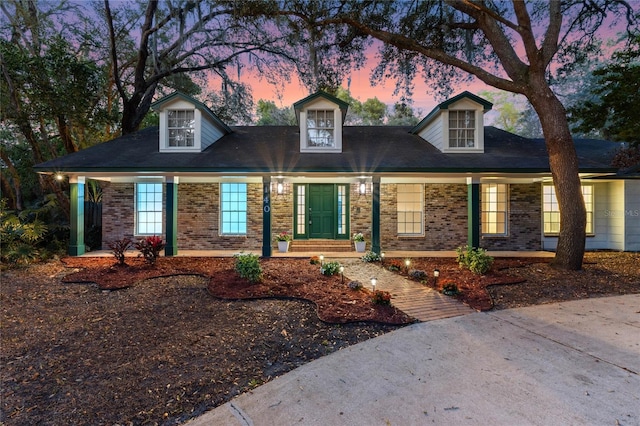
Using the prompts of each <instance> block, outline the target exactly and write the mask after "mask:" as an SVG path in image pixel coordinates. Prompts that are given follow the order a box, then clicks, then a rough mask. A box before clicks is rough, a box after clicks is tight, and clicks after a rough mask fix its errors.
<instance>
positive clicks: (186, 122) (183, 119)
mask: <svg viewBox="0 0 640 426" xmlns="http://www.w3.org/2000/svg"><path fill="white" fill-rule="evenodd" d="M195 123H196V120H195V111H194V110H184V109H174V110H169V111H167V125H168V136H169V141H168V142H169V144H168V145H169V146H170V147H189V148H191V147H193V146H194V143H195V140H194V137H195Z"/></svg>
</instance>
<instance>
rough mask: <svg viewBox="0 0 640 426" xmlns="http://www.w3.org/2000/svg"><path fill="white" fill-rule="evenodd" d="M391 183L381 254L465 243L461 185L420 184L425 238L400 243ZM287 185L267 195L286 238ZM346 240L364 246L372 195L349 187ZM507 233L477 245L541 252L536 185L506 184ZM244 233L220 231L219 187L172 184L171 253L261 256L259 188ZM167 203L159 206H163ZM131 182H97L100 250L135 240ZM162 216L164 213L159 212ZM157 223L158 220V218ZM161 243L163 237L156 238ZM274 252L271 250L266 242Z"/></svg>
mask: <svg viewBox="0 0 640 426" xmlns="http://www.w3.org/2000/svg"><path fill="white" fill-rule="evenodd" d="M396 194H397V185H396V184H382V185H381V190H380V235H381V245H382V249H383V250H387V251H388V250H407V251H411V250H454V249H455V248H456V247H459V246H464V245H465V244H466V243H467V185H465V184H426V185H424V213H423V214H424V227H425V233H424V236H417V237H403V236H398V233H397V209H396V208H397V207H396V204H397V196H396ZM293 196H294V193H293V185H291V184H289V185H288V186H287V188H286V191H285V194H282V195H276V194H272V197H271V225H272V233H273V234H277V233H280V232H288V233H291V234H292V233H293V231H294V229H293V225H294V223H293V212H294V209H293V203H294V200H293ZM349 196H350V234H353V233H354V232H362V233H363V234H364V235H365V239H366V240H367V241H368V242H370V241H371V218H372V195H371V192H370V188H369V192H368V193H367V194H366V195H361V194H360V193H359V184H358V183H353V184H351V185H350V194H349ZM509 196H510V203H509V224H508V226H509V234H508V235H507V236H506V237H486V238H482V239H481V246H482V247H484V248H487V249H490V250H540V249H541V241H540V235H541V234H540V233H541V220H540V218H541V205H540V200H541V198H540V197H541V187H540V185H537V184H512V185H509ZM247 197H248V198H247V200H248V202H247V209H248V211H247V235H243V236H222V235H220V233H219V226H220V224H219V220H220V201H219V200H220V185H219V184H211V183H181V184H179V185H178V250H180V249H182V250H238V251H240V250H261V248H262V184H259V183H249V184H247ZM165 204H166V200H165V202H164V203H163V207H164V205H165ZM134 215H135V210H134V184H133V183H103V219H102V220H103V222H102V241H103V247H102V248H103V249H107V247H108V243H109V242H111V241H114V240H119V239H121V238H123V237H125V236H126V237H129V238H136V236H135V235H134V234H133V232H134V229H135V221H134V217H135V216H134ZM163 217H164V214H163ZM163 220H164V219H163ZM162 237H163V238H165V235H164V234H163V235H162ZM272 246H273V248H274V250H276V249H277V245H276V243H275V242H272Z"/></svg>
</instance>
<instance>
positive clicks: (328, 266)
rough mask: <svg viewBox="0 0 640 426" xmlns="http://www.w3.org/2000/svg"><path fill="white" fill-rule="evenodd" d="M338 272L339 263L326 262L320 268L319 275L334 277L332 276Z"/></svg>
mask: <svg viewBox="0 0 640 426" xmlns="http://www.w3.org/2000/svg"><path fill="white" fill-rule="evenodd" d="M339 270H340V263H339V262H336V261H333V262H327V263H325V264H324V265H322V266H321V267H320V273H321V274H322V275H334V274H337V273H338V271H339Z"/></svg>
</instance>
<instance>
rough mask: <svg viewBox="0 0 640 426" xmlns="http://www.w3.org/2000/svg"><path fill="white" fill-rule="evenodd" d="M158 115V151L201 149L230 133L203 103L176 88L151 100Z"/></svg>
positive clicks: (200, 150) (194, 150) (152, 106)
mask: <svg viewBox="0 0 640 426" xmlns="http://www.w3.org/2000/svg"><path fill="white" fill-rule="evenodd" d="M151 108H153V109H154V110H155V111H157V112H158V114H159V115H160V140H159V141H158V142H159V147H158V148H159V150H160V152H202V151H204V150H205V149H207V147H209V146H210V145H211V144H213V143H214V142H216V141H217V140H218V139H220V138H221V137H222V136H224V135H226V134H228V133H231V129H230V128H229V127H228V126H227V125H226V124H224V123H223V122H222V121H221V120H220V119H219V118H218V117H217V116H216V115H215V114H214V113H213V111H211V110H210V109H209V108H208V107H207V106H206V105H205V104H203V103H201V102H199V101H197V100H195V99H193V98H192V97H190V96H187V95H185V94H183V93H180V92H174V93H172V94H171V95H168V96H165V97H164V98H162V99H160V100H158V101H156V102H154V103H153V104H151Z"/></svg>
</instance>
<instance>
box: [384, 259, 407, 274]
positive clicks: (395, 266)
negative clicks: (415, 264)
mask: <svg viewBox="0 0 640 426" xmlns="http://www.w3.org/2000/svg"><path fill="white" fill-rule="evenodd" d="M403 266H404V264H403V263H402V261H401V260H399V259H391V260H390V261H389V266H388V268H389V270H390V271H401V270H402V268H403Z"/></svg>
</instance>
